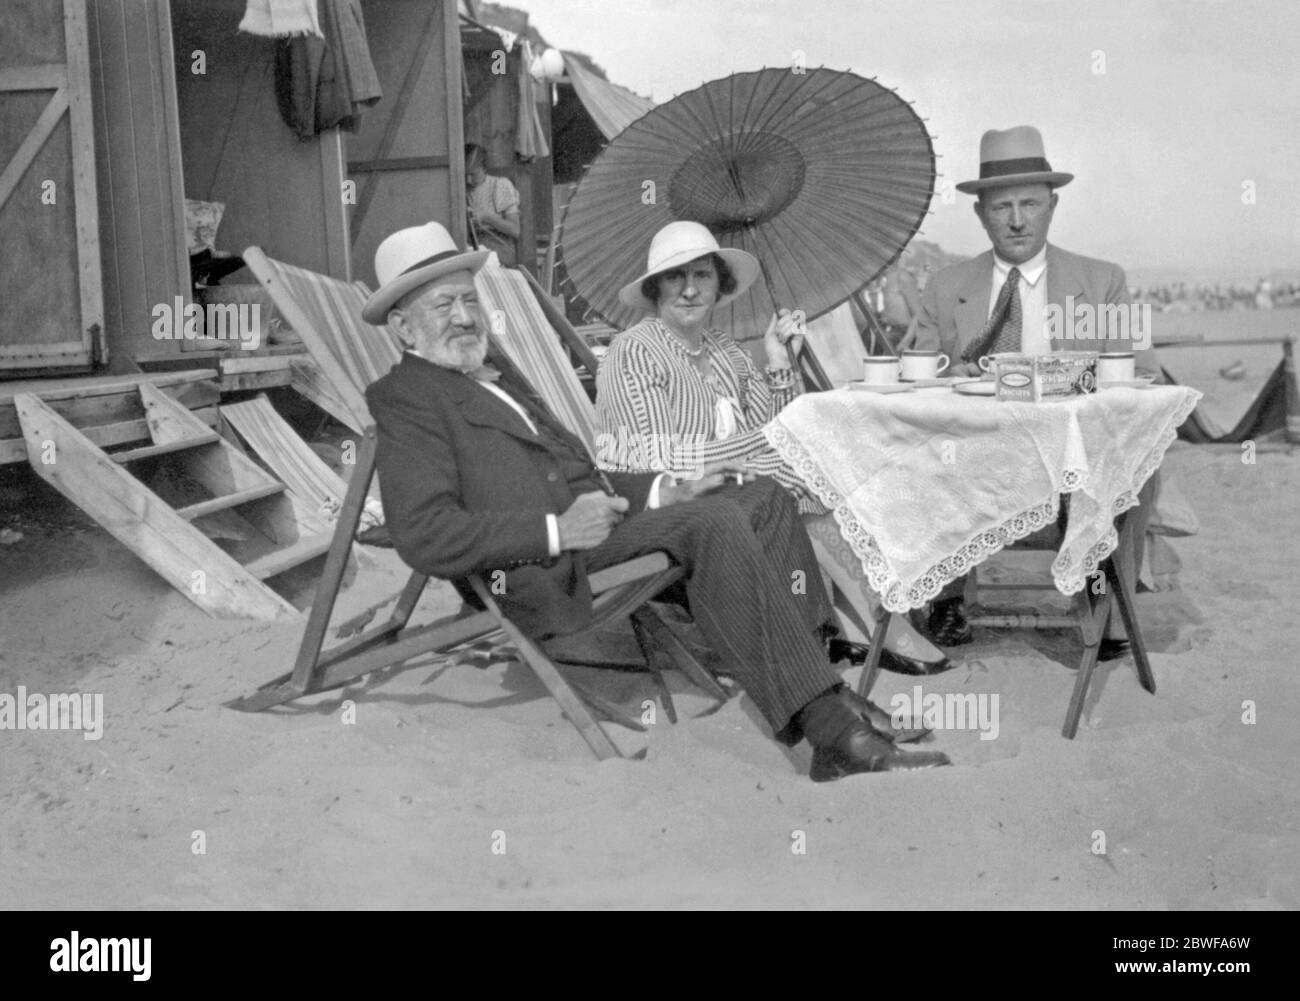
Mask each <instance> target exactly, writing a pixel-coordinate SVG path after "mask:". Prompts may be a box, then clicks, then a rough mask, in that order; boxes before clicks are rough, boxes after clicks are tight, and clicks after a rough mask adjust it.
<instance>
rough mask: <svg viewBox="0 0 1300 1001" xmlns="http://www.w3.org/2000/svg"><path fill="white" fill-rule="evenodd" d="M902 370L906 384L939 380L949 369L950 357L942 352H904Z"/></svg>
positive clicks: (902, 377) (902, 376)
mask: <svg viewBox="0 0 1300 1001" xmlns="http://www.w3.org/2000/svg"><path fill="white" fill-rule="evenodd" d="M901 368H902V374H901V376H900V378H901V379H902V380H903V381H904V382H916V381H917V380H920V379H937V378H939V373H940V372H943V371H945V370H946V369H947V368H948V356H947V355H946V354H944V353H943V352H942V351H904V352H903V359H902V365H901Z"/></svg>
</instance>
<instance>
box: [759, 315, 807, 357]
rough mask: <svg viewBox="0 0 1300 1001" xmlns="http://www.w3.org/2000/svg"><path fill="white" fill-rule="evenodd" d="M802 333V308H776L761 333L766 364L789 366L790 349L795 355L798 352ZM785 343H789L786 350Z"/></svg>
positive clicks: (801, 344)
mask: <svg viewBox="0 0 1300 1001" xmlns="http://www.w3.org/2000/svg"><path fill="white" fill-rule="evenodd" d="M803 333H804V315H803V310H794V311H791V310H788V309H781V310H778V311H777V312H776V314H775V315H774V316H773V317H772V322H771V323H769V324H768V325H767V332H766V333H765V334H764V335H763V349H764V351H766V353H767V364H768V365H769V366H770V367H772V368H789V367H790V351H793V352H794V354H795V355H796V356H797V355H798V354H799V349H800V348H801V347H802V346H803ZM787 345H789V349H788V350H787V347H786V346H787Z"/></svg>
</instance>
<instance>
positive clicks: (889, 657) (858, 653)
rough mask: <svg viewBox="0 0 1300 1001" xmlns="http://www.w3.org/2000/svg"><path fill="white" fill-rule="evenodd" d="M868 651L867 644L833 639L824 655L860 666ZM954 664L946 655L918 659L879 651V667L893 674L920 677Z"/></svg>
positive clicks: (954, 665)
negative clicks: (932, 658)
mask: <svg viewBox="0 0 1300 1001" xmlns="http://www.w3.org/2000/svg"><path fill="white" fill-rule="evenodd" d="M870 652H871V648H870V647H869V646H866V645H865V644H862V643H850V642H849V641H848V640H841V639H833V640H831V641H830V642H829V643H827V644H826V656H827V657H828V658H829V659H830V662H831V663H832V664H838V663H839V662H840V661H842V660H847V661H848V662H849V663H850V664H853V665H854V666H860V665H862V664H865V663H866V662H867V655H868V654H869V653H870ZM956 666H957V665H956V664H954V663H953V662H952V661H951V660H949V659H948V658H947V657H942V658H940V659H939V660H919V659H918V658H916V657H908V656H907V655H905V654H901V653H894V651H893V650H881V651H880V669H881V670H882V671H893V672H894V673H895V674H908V675H911V676H912V677H918V678H920V677H926V676H927V675H931V674H943V672H944V671H951V670H952V669H953V668H954V667H956Z"/></svg>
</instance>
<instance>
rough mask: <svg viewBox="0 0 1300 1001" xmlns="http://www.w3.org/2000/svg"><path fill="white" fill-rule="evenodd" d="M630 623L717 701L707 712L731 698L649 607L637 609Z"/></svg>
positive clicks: (668, 626)
mask: <svg viewBox="0 0 1300 1001" xmlns="http://www.w3.org/2000/svg"><path fill="white" fill-rule="evenodd" d="M632 621H633V622H634V623H636V624H638V625H640V626H642V627H643V628H644V629H645V630H646V632H647V633H648V634H649V635H650V636H652V637H654V639H655V641H656V642H657V643H658V644H659V645H660V646H661V647H662V648H663V649H664V651H665V652H666V653H667V654H668V656H670V657H671V658H672V659H673V662H674V663H675V664H676V665H677V667H678V668H679V669H680V670H681V672H682V673H683V674H685V675H686V677H688V678H689V679H690V680H691V682H692V683H693V684H695V685H696V686H697V687H698V688H701V689H703V690H704V691H705V692H707V693H708V694H709V695H712V696H713V698H714V699H716V700H717V705H716V706H715V707H714V708H713V709H710V710H709V712H713V711H715V710H716V709H717V708H720V707H721V706H722V705H723V704H724V703H725V702H726V701H727V699H729V698H730V697H731V696H730V694H729V693H728V692H727V690H726V689H725V688H723V687H722V685H720V684H719V683H718V679H717V678H715V677H714V676H713V675H712V674H710V673H709V672H708V670H707V669H706V668H705V667H704V665H703V664H701V663H700V662H699V661H698V660H696V659H695V655H694V654H693V653H691V651H690V650H689V649H688V648H687V646H686V644H685V643H683V642H682V640H681V638H680V637H679V636H678V635H677V633H676V632H675V631H674V630H673V627H672V626H671V625H669V624H668V623H667V622H666V621H665V620H664V619H663V617H662V616H661V615H660V614H659V613H658V612H657V611H656V610H655V609H654V608H653V607H652V606H651V605H642V606H641V607H640V608H639V609H637V610H636V612H635V613H633V615H632Z"/></svg>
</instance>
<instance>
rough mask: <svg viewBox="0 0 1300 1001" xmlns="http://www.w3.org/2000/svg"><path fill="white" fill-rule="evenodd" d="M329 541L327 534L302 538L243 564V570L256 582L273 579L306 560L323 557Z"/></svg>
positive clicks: (329, 537)
mask: <svg viewBox="0 0 1300 1001" xmlns="http://www.w3.org/2000/svg"><path fill="white" fill-rule="evenodd" d="M330 539H331V536H330V535H329V534H328V533H325V534H321V535H307V536H303V537H302V538H301V539H299V540H298V541H297V542H294V543H292V544H290V545H288V546H285V547H284V548H283V549H277V550H275V551H274V552H270V553H267V554H266V555H265V556H260V557H258V558H257V559H255V560H249V561H248V562H247V563H245V564H244V569H245V570H247V571H248V572H249V573H251V574H252V575H253V576H254V577H256V578H257V579H258V580H266V579H267V578H268V577H275V576H277V575H279V574H282V573H284V572H285V571H286V570H292V569H293V568H294V567H296V566H301V565H302V564H303V563H306V562H307V561H308V560H314V559H316V557H318V556H324V555H325V553H326V551H328V549H329V547H330Z"/></svg>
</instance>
